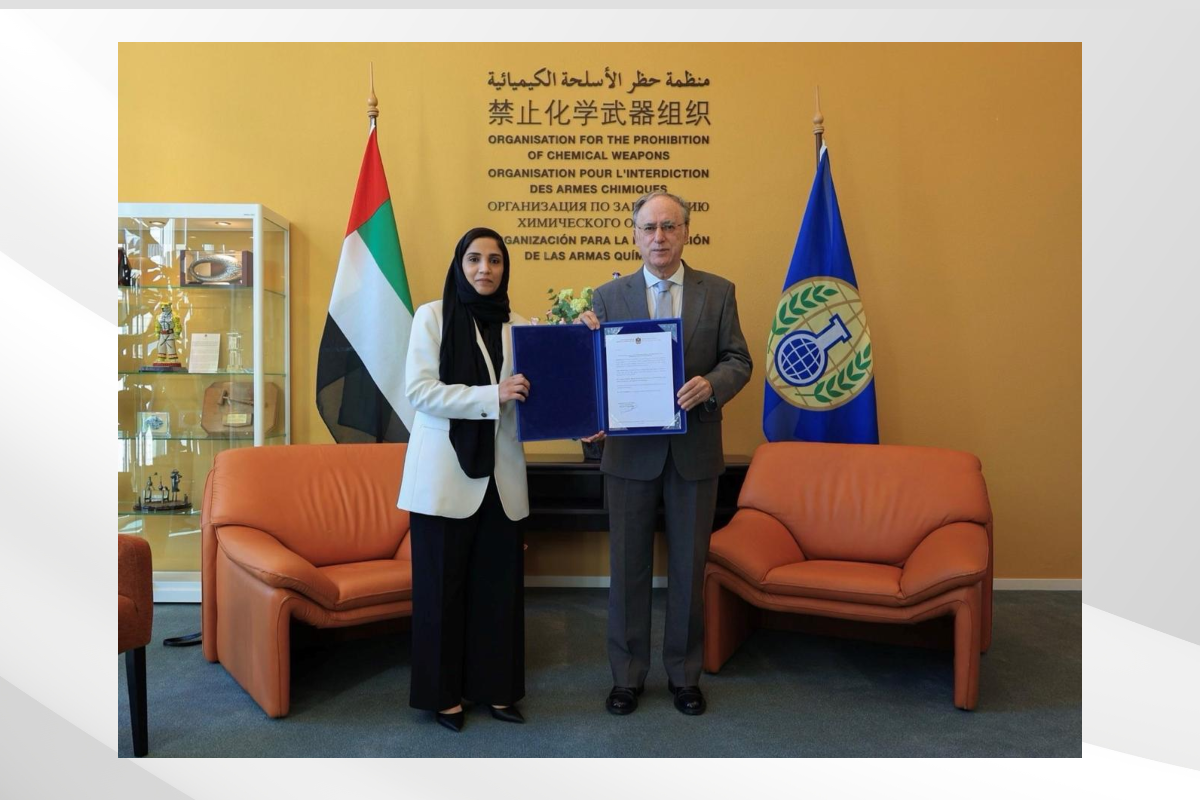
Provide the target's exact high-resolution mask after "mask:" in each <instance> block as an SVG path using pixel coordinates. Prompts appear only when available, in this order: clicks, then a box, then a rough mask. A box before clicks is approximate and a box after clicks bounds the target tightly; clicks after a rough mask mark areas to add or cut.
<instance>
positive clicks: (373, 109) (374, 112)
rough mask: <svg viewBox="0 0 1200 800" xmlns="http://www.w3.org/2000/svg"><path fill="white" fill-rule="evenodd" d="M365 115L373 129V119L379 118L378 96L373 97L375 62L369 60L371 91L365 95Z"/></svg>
mask: <svg viewBox="0 0 1200 800" xmlns="http://www.w3.org/2000/svg"><path fill="white" fill-rule="evenodd" d="M367 116H368V117H369V118H370V120H371V129H372V130H374V129H375V120H376V119H378V118H379V98H377V97H375V62H374V61H372V62H371V93H370V94H368V95H367Z"/></svg>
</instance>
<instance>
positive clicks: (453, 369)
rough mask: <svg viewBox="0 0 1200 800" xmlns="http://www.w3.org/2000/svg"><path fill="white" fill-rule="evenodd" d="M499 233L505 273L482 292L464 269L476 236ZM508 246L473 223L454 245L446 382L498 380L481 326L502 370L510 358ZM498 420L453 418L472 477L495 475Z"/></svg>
mask: <svg viewBox="0 0 1200 800" xmlns="http://www.w3.org/2000/svg"><path fill="white" fill-rule="evenodd" d="M480 238H483V239H494V240H495V241H496V243H497V244H498V245H499V246H500V253H501V255H502V256H503V257H504V274H503V275H502V276H500V285H499V286H498V287H497V288H496V291H495V292H493V293H492V294H490V295H481V294H480V293H479V292H477V291H475V287H474V286H472V285H471V283H470V281H468V280H467V276H466V275H465V274H463V256H464V255H465V254H466V252H467V248H468V247H469V246H470V245H471V242H473V241H475V240H476V239H480ZM508 275H509V261H508V248H507V247H505V246H504V240H503V239H502V238H501V237H500V234H498V233H496V232H495V231H494V230H492V229H490V228H472V229H471V230H469V231H467V232H466V233H465V234H463V237H462V238H461V239H459V240H458V246H457V247H455V248H454V260H453V261H451V262H450V271H449V272H447V273H446V286H445V288H444V289H443V290H442V349H441V352H440V358H439V363H438V376H439V377H440V378H441V381H442V383H446V384H463V385H466V386H486V385H488V384H490V383H492V379H491V376H490V375H489V374H488V368H487V362H486V361H485V360H484V357H483V353H482V352H481V351H480V349H479V345H478V344H477V343H476V341H475V327H476V325H478V326H479V333H480V335H482V337H483V343H484V345H486V346H487V351H488V355H489V356H491V358H492V366H493V367H494V368H495V370H496V376H497V377H499V375H500V368H501V366H502V365H503V362H504V344H503V337H502V334H503V331H504V323H505V322H508V316H509V305H508ZM495 424H496V421H495V420H491V419H478V420H474V419H452V420H450V443H451V444H452V445H454V452H455V453H456V454H457V455H458V463H459V465H460V466H461V467H462V468H463V472H465V473H467V476H468V477H471V478H487V477H490V476H491V474H492V472H493V470H494V469H495V467H496V439H495V432H496V428H495Z"/></svg>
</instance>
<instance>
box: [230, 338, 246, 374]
mask: <svg viewBox="0 0 1200 800" xmlns="http://www.w3.org/2000/svg"><path fill="white" fill-rule="evenodd" d="M225 341H226V343H227V346H228V348H229V354H228V358H226V360H225V371H226V372H245V371H246V368H245V366H244V365H243V364H242V334H241V333H239V332H238V331H230V332H229V333H227V334H225Z"/></svg>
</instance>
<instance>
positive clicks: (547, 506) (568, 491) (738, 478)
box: [525, 453, 750, 531]
mask: <svg viewBox="0 0 1200 800" xmlns="http://www.w3.org/2000/svg"><path fill="white" fill-rule="evenodd" d="M525 460H526V462H527V463H528V465H529V519H527V520H526V521H525V526H526V530H530V531H606V530H608V507H607V505H606V503H605V493H604V475H603V473H601V472H600V462H599V461H584V459H583V454H582V453H579V454H573V455H527V456H526V457H525ZM749 466H750V457H749V456H739V455H729V456H725V474H723V475H722V476H721V477H720V478H719V479H718V482H717V513H716V518H715V520H714V522H713V530H716V529H717V528H720V527H722V526H724V525H725V524H726V523H727V522H729V518H730V517H732V516H733V512H735V511H737V499H738V493H739V492H741V490H742V482H743V481H744V480H745V479H746V470H747V469H748V468H749ZM662 527H663V518H662V509H661V507H660V508H659V512H658V529H659V530H662Z"/></svg>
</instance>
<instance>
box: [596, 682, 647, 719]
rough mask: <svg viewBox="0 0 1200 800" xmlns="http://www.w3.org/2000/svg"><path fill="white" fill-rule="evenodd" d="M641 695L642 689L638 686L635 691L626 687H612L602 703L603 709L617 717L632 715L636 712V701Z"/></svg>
mask: <svg viewBox="0 0 1200 800" xmlns="http://www.w3.org/2000/svg"><path fill="white" fill-rule="evenodd" d="M641 693H642V687H640V686H639V687H638V688H636V689H631V688H629V687H628V686H614V687H613V688H612V691H611V692H609V693H608V699H607V700H605V701H604V707H605V708H607V709H608V713H610V714H616V715H617V716H618V717H623V716H625V715H626V714H632V713H633V712H634V711H636V710H637V699H638V695H639V694H641Z"/></svg>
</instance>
